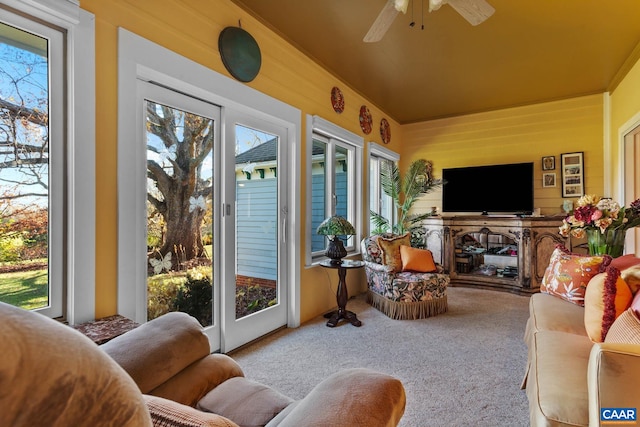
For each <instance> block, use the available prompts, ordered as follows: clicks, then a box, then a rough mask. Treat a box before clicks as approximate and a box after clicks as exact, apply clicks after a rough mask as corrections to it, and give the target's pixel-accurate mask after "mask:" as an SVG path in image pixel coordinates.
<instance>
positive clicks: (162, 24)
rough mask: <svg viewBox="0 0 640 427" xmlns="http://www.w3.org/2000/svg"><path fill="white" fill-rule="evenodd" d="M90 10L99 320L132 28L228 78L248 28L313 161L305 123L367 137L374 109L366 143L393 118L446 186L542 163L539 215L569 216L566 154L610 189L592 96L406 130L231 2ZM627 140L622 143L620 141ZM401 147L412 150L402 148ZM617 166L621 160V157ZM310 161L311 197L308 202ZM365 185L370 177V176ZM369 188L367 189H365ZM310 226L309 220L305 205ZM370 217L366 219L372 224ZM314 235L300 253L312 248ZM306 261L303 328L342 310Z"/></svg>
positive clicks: (110, 291) (332, 279)
mask: <svg viewBox="0 0 640 427" xmlns="http://www.w3.org/2000/svg"><path fill="white" fill-rule="evenodd" d="M81 7H82V8H83V9H86V10H87V11H89V12H91V13H93V14H94V15H95V17H96V70H97V71H96V85H97V87H96V98H97V99H96V101H97V106H96V108H97V119H96V135H97V137H96V138H97V139H96V181H97V183H96V191H97V194H100V198H99V200H98V203H99V206H98V207H97V215H96V220H97V225H98V227H97V232H96V241H97V243H96V257H97V260H98V261H97V262H96V266H97V267H96V317H98V318H99V317H104V316H107V315H111V314H114V313H116V312H117V302H116V300H117V239H116V236H117V190H116V182H117V126H118V123H117V28H118V27H123V28H126V29H127V30H129V31H131V32H134V33H136V34H138V35H140V36H142V37H145V38H147V39H149V40H151V41H153V42H155V43H157V44H159V45H162V46H164V47H166V48H168V49H171V50H173V51H175V52H177V53H179V54H181V55H183V56H185V57H187V58H189V59H192V60H194V61H196V62H199V63H201V64H203V65H205V66H207V67H209V68H210V69H212V70H215V71H217V72H219V73H221V74H224V75H227V76H228V75H229V74H228V73H227V71H226V70H225V68H224V66H223V64H222V61H221V59H220V55H219V53H218V50H217V37H218V35H219V33H220V31H221V30H222V29H223V28H225V27H227V26H237V25H238V22H239V21H240V22H241V23H242V27H243V28H244V29H246V30H247V31H249V32H250V33H251V34H252V35H253V36H254V37H255V39H256V40H257V42H258V44H259V45H260V47H261V51H262V68H261V70H260V73H259V75H258V76H257V77H256V79H255V80H254V81H253V82H250V83H248V85H249V86H251V87H253V88H255V89H257V90H259V91H261V92H263V93H265V94H268V95H270V96H272V97H274V98H277V99H280V100H282V101H284V102H286V103H288V104H291V105H293V106H294V107H296V108H299V109H300V110H301V111H302V115H303V116H302V118H301V121H302V126H303V129H301V135H302V136H303V141H302V144H303V146H302V152H303V153H304V152H305V146H304V144H305V143H306V141H304V135H305V129H304V126H305V120H304V119H305V115H307V114H312V115H318V116H321V117H323V118H325V119H327V120H329V121H331V122H333V123H335V124H336V125H338V126H341V127H343V128H345V129H347V130H349V131H351V132H354V133H356V134H359V135H363V133H362V131H361V130H360V127H359V124H358V111H359V108H360V106H361V105H362V104H366V105H368V107H369V109H370V110H371V113H372V116H373V120H374V131H373V132H372V133H371V134H370V135H363V137H364V138H365V141H374V142H378V143H381V141H380V135H379V132H378V131H377V128H378V124H379V123H380V120H381V119H382V118H383V117H385V118H387V119H388V120H389V122H390V124H391V135H392V139H391V143H390V144H389V145H388V148H390V149H391V150H394V151H396V152H399V153H400V154H401V155H402V164H401V166H402V167H405V166H406V165H407V164H408V163H409V162H411V161H412V160H415V159H416V158H420V157H423V158H427V159H430V160H433V161H434V166H435V169H436V170H435V172H436V176H438V175H439V173H440V171H441V170H442V168H445V167H455V166H465V165H480V164H495V163H511V162H520V161H534V162H535V163H536V168H535V169H536V184H535V195H536V207H540V208H541V209H542V213H543V214H552V213H556V212H559V211H560V206H561V204H562V198H561V196H560V195H561V193H560V186H559V182H558V187H556V188H552V189H542V184H541V173H542V172H541V167H540V161H541V157H543V156H550V155H553V156H556V163H557V166H556V172H557V173H558V179H559V169H558V166H559V157H558V156H559V154H560V153H563V152H573V151H584V152H585V163H586V164H585V170H586V177H585V181H586V185H587V188H586V190H587V192H589V193H597V194H600V193H601V192H602V189H603V164H602V149H603V148H602V147H603V141H602V140H603V120H602V118H603V97H602V96H600V95H594V96H586V97H581V98H575V99H570V100H564V101H557V102H550V103H544V104H537V105H532V106H524V107H517V108H511V109H505V110H500V111H493V112H487V113H480V114H473V115H469V116H464V117H454V118H448V119H441V120H435V121H431V122H425V123H416V124H410V125H404V126H400V125H399V124H398V123H397V122H395V121H393V120H391V119H390V118H389V117H387V116H385V114H384V112H383V111H381V110H380V109H379V108H377V107H376V106H374V105H372V104H371V103H370V102H369V101H367V100H366V99H364V98H363V97H362V96H360V95H358V94H357V93H356V92H355V91H354V90H352V89H350V88H349V87H347V85H346V84H344V83H343V82H341V81H340V80H339V79H337V78H336V77H335V76H333V75H332V74H331V73H329V72H327V71H326V70H324V69H323V68H322V67H320V66H319V65H318V64H316V63H315V62H313V61H312V60H311V59H309V58H307V57H305V56H304V55H303V54H302V53H300V52H299V51H297V50H296V49H295V48H294V47H293V46H292V45H290V44H289V43H287V42H285V41H283V40H282V39H281V38H280V37H278V36H277V35H276V34H275V33H273V32H272V31H270V30H269V29H267V28H266V27H265V26H263V25H262V24H260V23H259V22H258V21H257V20H255V19H254V18H252V17H251V16H249V15H248V14H246V13H244V12H243V11H242V10H241V9H239V8H238V7H237V6H236V5H235V4H233V3H232V2H231V1H229V0H210V1H207V2H204V1H202V0H182V1H175V0H109V1H105V0H82V1H81ZM333 86H338V87H340V89H342V91H343V93H344V95H345V105H346V109H345V111H344V112H343V113H342V114H337V113H335V112H334V111H333V109H332V108H331V103H330V92H331V88H332V87H333ZM639 88H640V68H639V66H638V65H637V64H636V66H635V67H634V68H633V69H632V71H631V73H630V77H628V78H626V79H624V80H623V81H622V83H621V84H620V85H619V87H618V88H617V89H616V91H615V92H614V93H613V94H612V123H613V126H612V134H613V133H615V132H616V129H617V127H616V125H617V126H619V125H620V124H622V123H624V122H625V121H626V120H628V119H629V118H630V117H631V116H633V114H635V112H637V111H639V110H640V96H638V91H639ZM616 138H617V136H616ZM400 141H402V146H401V143H400ZM614 158H616V157H615V156H614ZM305 173H306V171H305V165H304V154H303V165H302V184H303V185H302V187H301V188H302V192H303V193H302V194H301V200H304V199H305V194H304V191H305V190H304V189H305V186H304V177H305ZM364 173H365V179H366V173H367V171H364ZM365 182H366V181H365ZM420 203H422V205H420V206H421V207H422V206H424V207H430V206H433V205H436V206H440V200H439V198H437V196H436V199H435V200H429V199H427V200H425V201H423V202H420ZM301 215H302V221H301V223H304V218H305V215H306V212H305V206H304V204H303V205H302V212H301ZM367 216H368V215H366V214H365V215H364V218H363V220H366V219H367V218H366V217H367ZM304 244H305V242H304V233H302V242H300V247H301V248H304ZM304 255H305V254H304V253H303V252H301V253H300V254H298V258H297V259H296V261H295V262H298V263H299V265H300V266H301V278H300V280H301V283H300V289H301V320H302V321H303V322H304V321H306V320H309V319H311V318H313V317H314V316H316V315H318V314H319V313H322V312H324V311H326V310H328V309H330V308H332V307H334V306H335V286H336V283H337V277H336V274H335V271H333V270H326V269H322V268H319V267H314V268H309V269H305V268H304V267H303V266H304ZM348 281H349V285H350V286H349V292H350V294H354V293H357V292H361V291H364V290H365V289H366V283H365V280H364V275H363V273H362V271H358V272H357V273H356V272H355V271H352V272H350V273H349V280H348Z"/></svg>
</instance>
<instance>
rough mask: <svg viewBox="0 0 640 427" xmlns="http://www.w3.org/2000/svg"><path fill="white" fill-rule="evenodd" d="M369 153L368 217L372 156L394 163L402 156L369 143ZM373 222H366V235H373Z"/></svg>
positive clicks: (366, 199)
mask: <svg viewBox="0 0 640 427" xmlns="http://www.w3.org/2000/svg"><path fill="white" fill-rule="evenodd" d="M367 148H368V150H367V151H368V153H369V155H368V156H367V178H368V182H367V186H366V188H367V191H366V196H365V206H367V217H369V214H368V212H369V209H368V207H369V206H371V203H369V202H370V199H371V194H369V188H370V187H371V185H370V184H371V180H372V179H373V177H371V176H369V171H371V157H372V156H376V157H380V158H383V159H386V160H391V161H392V162H399V161H400V154H398V153H396V152H395V151H392V150H390V149H388V148H387V147H385V146H383V145H380V144H377V143H375V142H369V143H368V146H367ZM370 222H371V221H366V227H367V230H366V233H367V235H370V234H371V230H369V229H368V228H369V225H370Z"/></svg>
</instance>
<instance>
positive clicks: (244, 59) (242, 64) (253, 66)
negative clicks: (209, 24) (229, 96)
mask: <svg viewBox="0 0 640 427" xmlns="http://www.w3.org/2000/svg"><path fill="white" fill-rule="evenodd" d="M218 49H219V50H220V56H221V57H222V63H223V64H224V66H225V68H226V69H227V71H229V73H231V75H232V76H233V77H235V78H236V79H238V80H240V81H241V82H250V81H251V80H253V79H254V78H255V77H256V76H257V75H258V71H260V65H261V64H262V55H261V54H260V47H259V46H258V43H257V42H256V40H255V39H254V38H253V36H251V34H249V33H248V32H246V31H245V30H243V29H242V28H240V27H227V28H225V29H224V30H222V31H221V32H220V37H218Z"/></svg>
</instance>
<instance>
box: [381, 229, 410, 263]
mask: <svg viewBox="0 0 640 427" xmlns="http://www.w3.org/2000/svg"><path fill="white" fill-rule="evenodd" d="M377 242H378V246H379V247H380V251H382V263H383V264H384V265H386V266H388V267H390V268H391V271H392V272H394V273H397V272H398V271H401V270H402V257H401V256H400V246H402V245H405V246H411V233H405V234H403V235H401V236H395V237H382V236H380V237H378V240H377Z"/></svg>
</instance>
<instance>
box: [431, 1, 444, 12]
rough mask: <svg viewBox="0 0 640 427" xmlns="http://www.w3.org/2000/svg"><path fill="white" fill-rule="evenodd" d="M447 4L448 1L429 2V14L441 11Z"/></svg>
mask: <svg viewBox="0 0 640 427" xmlns="http://www.w3.org/2000/svg"><path fill="white" fill-rule="evenodd" d="M445 3H447V0H429V12H433V11H434V10H438V9H440V7H441V6H442V5H443V4H445Z"/></svg>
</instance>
